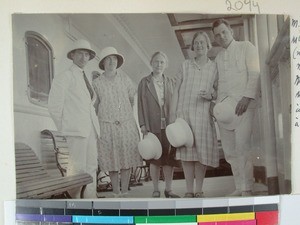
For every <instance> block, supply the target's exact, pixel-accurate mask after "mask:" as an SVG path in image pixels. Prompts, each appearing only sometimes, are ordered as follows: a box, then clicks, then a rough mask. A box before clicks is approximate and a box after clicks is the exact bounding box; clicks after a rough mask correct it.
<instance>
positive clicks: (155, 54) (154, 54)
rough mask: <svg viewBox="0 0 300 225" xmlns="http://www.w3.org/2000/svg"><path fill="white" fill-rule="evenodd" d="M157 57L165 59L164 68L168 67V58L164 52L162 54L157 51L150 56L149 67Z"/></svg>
mask: <svg viewBox="0 0 300 225" xmlns="http://www.w3.org/2000/svg"><path fill="white" fill-rule="evenodd" d="M157 55H161V56H162V57H164V58H165V60H166V67H168V64H169V59H168V56H167V55H166V54H165V53H164V52H162V51H157V52H154V53H153V55H152V56H151V60H150V65H152V62H153V59H154V57H155V56H157Z"/></svg>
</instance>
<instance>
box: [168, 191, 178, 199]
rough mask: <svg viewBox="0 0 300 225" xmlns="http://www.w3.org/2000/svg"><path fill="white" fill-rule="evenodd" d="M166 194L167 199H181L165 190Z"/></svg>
mask: <svg viewBox="0 0 300 225" xmlns="http://www.w3.org/2000/svg"><path fill="white" fill-rule="evenodd" d="M164 193H165V196H166V198H180V196H179V195H176V194H174V193H173V192H172V191H166V190H165V192H164Z"/></svg>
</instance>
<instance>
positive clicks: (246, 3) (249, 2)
mask: <svg viewBox="0 0 300 225" xmlns="http://www.w3.org/2000/svg"><path fill="white" fill-rule="evenodd" d="M225 3H226V5H227V10H228V11H240V10H242V9H243V8H244V7H248V8H249V10H250V12H252V11H257V12H258V13H260V8H259V4H258V2H256V1H253V0H239V1H235V0H232V1H231V0H226V1H225Z"/></svg>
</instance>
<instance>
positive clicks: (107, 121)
mask: <svg viewBox="0 0 300 225" xmlns="http://www.w3.org/2000/svg"><path fill="white" fill-rule="evenodd" d="M129 120H131V118H128V119H126V120H122V121H120V120H102V119H100V121H101V122H104V123H112V124H115V125H120V124H121V123H124V122H126V121H129Z"/></svg>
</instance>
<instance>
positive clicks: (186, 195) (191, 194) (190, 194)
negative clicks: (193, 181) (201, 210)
mask: <svg viewBox="0 0 300 225" xmlns="http://www.w3.org/2000/svg"><path fill="white" fill-rule="evenodd" d="M184 198H194V193H191V192H187V193H185V194H184Z"/></svg>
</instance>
